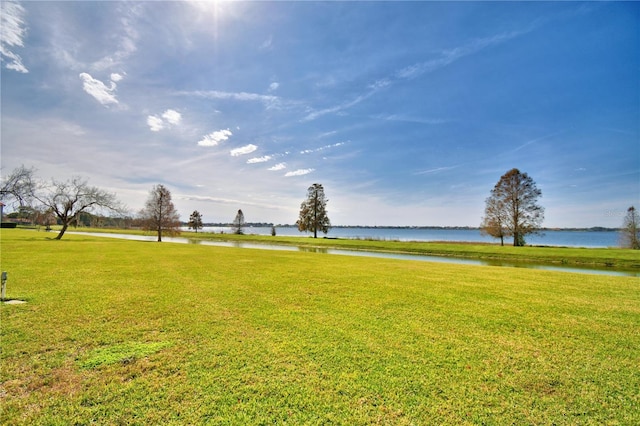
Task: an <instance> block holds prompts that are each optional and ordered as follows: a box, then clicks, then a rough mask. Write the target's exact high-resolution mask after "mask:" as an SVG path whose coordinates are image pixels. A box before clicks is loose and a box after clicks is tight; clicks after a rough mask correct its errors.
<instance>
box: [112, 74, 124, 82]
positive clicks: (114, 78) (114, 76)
mask: <svg viewBox="0 0 640 426" xmlns="http://www.w3.org/2000/svg"><path fill="white" fill-rule="evenodd" d="M123 78H124V76H123V75H122V74H118V73H115V72H114V73H112V74H111V81H113V82H114V83H117V82H119V81H120V80H122V79H123Z"/></svg>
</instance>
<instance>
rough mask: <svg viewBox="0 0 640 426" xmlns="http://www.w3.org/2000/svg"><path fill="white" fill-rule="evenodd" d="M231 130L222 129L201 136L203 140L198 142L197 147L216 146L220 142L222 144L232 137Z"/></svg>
mask: <svg viewBox="0 0 640 426" xmlns="http://www.w3.org/2000/svg"><path fill="white" fill-rule="evenodd" d="M232 135H233V133H231V130H229V129H223V130H216V131H215V132H211V133H209V134H208V135H205V136H203V138H202V139H201V140H200V141H198V145H199V146H216V145H218V144H219V143H220V142H224V141H226V140H227V139H229V137H230V136H232Z"/></svg>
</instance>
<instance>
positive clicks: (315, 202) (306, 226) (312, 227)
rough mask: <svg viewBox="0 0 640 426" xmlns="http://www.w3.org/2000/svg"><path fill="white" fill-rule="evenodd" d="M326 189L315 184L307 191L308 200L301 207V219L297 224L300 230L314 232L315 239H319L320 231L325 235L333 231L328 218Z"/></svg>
mask: <svg viewBox="0 0 640 426" xmlns="http://www.w3.org/2000/svg"><path fill="white" fill-rule="evenodd" d="M328 201H329V200H327V199H326V197H325V195H324V188H323V187H322V185H321V184H319V183H314V184H313V185H311V186H310V187H309V189H308V190H307V199H306V200H305V201H303V202H302V204H301V205H300V218H299V219H298V221H297V222H296V225H298V230H300V231H305V232H313V238H318V231H322V232H324V233H325V234H326V233H327V232H329V229H331V222H330V221H329V216H327V202H328Z"/></svg>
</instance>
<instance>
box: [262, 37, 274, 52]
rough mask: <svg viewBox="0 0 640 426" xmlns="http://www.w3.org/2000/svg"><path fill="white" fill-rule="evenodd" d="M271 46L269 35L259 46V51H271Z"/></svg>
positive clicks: (271, 40) (271, 38)
mask: <svg viewBox="0 0 640 426" xmlns="http://www.w3.org/2000/svg"><path fill="white" fill-rule="evenodd" d="M272 46H273V36H272V35H270V36H269V38H267V39H266V40H265V41H264V42H263V43H262V44H261V45H260V49H271V47H272Z"/></svg>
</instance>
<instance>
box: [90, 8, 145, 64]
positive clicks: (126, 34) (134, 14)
mask: <svg viewBox="0 0 640 426" xmlns="http://www.w3.org/2000/svg"><path fill="white" fill-rule="evenodd" d="M143 8H144V5H143V4H142V3H140V4H135V3H122V4H119V5H118V12H119V19H118V21H119V22H118V23H119V24H120V25H119V27H114V33H115V34H114V35H113V39H115V40H117V46H116V48H115V51H114V52H113V53H112V54H110V55H107V56H105V57H104V58H101V59H100V60H98V61H96V62H93V63H92V64H91V68H92V69H93V70H95V71H103V70H107V69H110V68H113V67H114V66H121V65H122V64H123V62H124V61H125V60H126V59H128V58H129V57H130V56H131V55H132V54H133V53H135V52H136V51H137V50H138V48H137V46H136V42H137V41H138V39H139V38H140V36H139V34H138V30H137V28H138V18H139V17H140V16H141V15H142V14H143Z"/></svg>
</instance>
